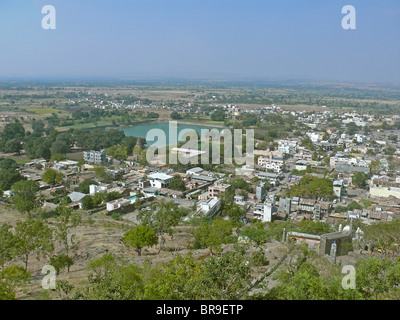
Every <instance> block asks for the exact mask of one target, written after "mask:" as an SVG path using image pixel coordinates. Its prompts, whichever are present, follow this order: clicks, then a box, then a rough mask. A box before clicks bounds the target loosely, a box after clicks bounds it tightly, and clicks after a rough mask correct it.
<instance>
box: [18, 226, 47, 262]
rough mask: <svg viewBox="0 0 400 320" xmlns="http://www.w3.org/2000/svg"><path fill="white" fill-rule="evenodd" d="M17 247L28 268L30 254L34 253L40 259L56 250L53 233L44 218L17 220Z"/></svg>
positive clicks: (19, 255)
mask: <svg viewBox="0 0 400 320" xmlns="http://www.w3.org/2000/svg"><path fill="white" fill-rule="evenodd" d="M14 236H15V247H16V252H17V254H16V255H17V256H18V257H21V259H22V261H23V262H24V264H25V270H28V261H29V256H30V255H31V254H33V253H35V254H36V258H37V259H38V260H40V257H41V256H44V257H45V256H47V255H48V254H49V253H50V252H52V251H53V250H54V245H53V242H52V238H53V233H52V231H51V229H50V228H49V227H48V225H47V224H46V223H45V222H44V221H43V220H37V219H27V220H24V221H19V222H17V225H16V227H15V235H14Z"/></svg>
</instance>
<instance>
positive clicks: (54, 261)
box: [50, 254, 74, 274]
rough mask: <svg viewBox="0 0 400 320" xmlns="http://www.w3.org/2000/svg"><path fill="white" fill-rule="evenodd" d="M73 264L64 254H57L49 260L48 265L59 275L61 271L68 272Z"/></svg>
mask: <svg viewBox="0 0 400 320" xmlns="http://www.w3.org/2000/svg"><path fill="white" fill-rule="evenodd" d="M73 264H74V260H72V258H70V257H68V255H65V254H59V255H56V256H53V257H51V258H50V265H52V266H53V267H54V269H56V272H57V274H59V273H60V271H61V270H64V269H65V268H67V270H68V272H69V269H70V268H71V266H72V265H73Z"/></svg>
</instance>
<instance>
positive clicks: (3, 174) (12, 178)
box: [0, 169, 26, 190]
mask: <svg viewBox="0 0 400 320" xmlns="http://www.w3.org/2000/svg"><path fill="white" fill-rule="evenodd" d="M20 180H26V178H24V177H23V176H21V175H20V174H19V172H18V171H15V169H1V170H0V188H1V189H3V190H10V188H11V186H12V185H13V184H14V183H16V182H18V181H20Z"/></svg>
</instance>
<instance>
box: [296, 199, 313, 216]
mask: <svg viewBox="0 0 400 320" xmlns="http://www.w3.org/2000/svg"><path fill="white" fill-rule="evenodd" d="M315 203H316V201H315V200H313V199H301V200H300V203H299V208H300V211H303V212H308V213H311V212H314V206H315Z"/></svg>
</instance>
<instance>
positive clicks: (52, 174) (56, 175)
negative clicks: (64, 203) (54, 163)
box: [42, 169, 64, 185]
mask: <svg viewBox="0 0 400 320" xmlns="http://www.w3.org/2000/svg"><path fill="white" fill-rule="evenodd" d="M63 177H64V175H63V174H62V173H61V172H59V171H57V170H54V169H47V170H46V172H45V173H44V174H43V176H42V180H43V182H46V183H48V184H51V185H54V184H57V183H60V182H61V181H62V179H63Z"/></svg>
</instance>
